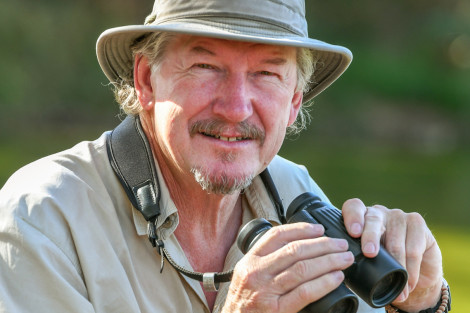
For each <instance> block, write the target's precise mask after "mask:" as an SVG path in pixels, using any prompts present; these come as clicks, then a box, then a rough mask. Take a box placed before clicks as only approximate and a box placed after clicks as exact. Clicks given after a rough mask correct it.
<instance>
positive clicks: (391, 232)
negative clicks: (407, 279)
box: [383, 209, 409, 302]
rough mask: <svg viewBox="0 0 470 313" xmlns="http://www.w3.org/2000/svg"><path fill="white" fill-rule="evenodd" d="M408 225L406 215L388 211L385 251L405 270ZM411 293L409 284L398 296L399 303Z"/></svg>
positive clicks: (384, 241)
mask: <svg viewBox="0 0 470 313" xmlns="http://www.w3.org/2000/svg"><path fill="white" fill-rule="evenodd" d="M407 230H408V225H407V221H406V214H405V213H404V212H403V211H401V210H397V209H393V210H387V226H386V232H385V234H384V236H383V245H384V248H385V250H387V252H388V253H390V255H391V256H393V257H394V258H395V259H396V260H397V261H398V263H400V264H401V265H402V266H403V267H404V268H405V269H406V268H407V266H406V246H407V243H406V239H407ZM408 293H409V288H408V284H407V285H406V286H405V288H404V290H403V292H402V293H401V295H399V296H398V298H397V301H398V302H401V301H403V300H405V299H406V297H407V296H408Z"/></svg>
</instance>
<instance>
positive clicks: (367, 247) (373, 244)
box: [361, 206, 387, 258]
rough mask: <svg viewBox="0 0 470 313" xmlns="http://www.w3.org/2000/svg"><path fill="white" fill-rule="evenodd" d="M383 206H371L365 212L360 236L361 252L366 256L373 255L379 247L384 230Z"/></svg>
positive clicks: (385, 209)
mask: <svg viewBox="0 0 470 313" xmlns="http://www.w3.org/2000/svg"><path fill="white" fill-rule="evenodd" d="M384 211H387V208H385V207H383V206H372V207H369V208H368V209H367V213H366V214H365V217H364V219H365V222H364V230H363V231H362V236H361V246H362V253H363V254H364V255H365V256H366V257H370V258H372V257H375V256H376V255H377V253H378V252H379V249H380V240H381V238H382V235H383V234H384V232H385V223H386V218H385V214H384Z"/></svg>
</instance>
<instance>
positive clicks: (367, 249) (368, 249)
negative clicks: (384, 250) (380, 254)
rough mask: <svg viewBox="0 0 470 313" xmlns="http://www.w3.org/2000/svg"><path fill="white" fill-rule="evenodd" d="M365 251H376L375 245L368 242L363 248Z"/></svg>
mask: <svg viewBox="0 0 470 313" xmlns="http://www.w3.org/2000/svg"><path fill="white" fill-rule="evenodd" d="M363 252H365V253H374V252H375V246H374V244H373V243H372V242H368V243H367V244H366V245H365V246H364V249H363Z"/></svg>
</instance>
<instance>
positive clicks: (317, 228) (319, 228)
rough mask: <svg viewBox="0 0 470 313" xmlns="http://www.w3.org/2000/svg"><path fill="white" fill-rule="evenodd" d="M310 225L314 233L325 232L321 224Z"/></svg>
mask: <svg viewBox="0 0 470 313" xmlns="http://www.w3.org/2000/svg"><path fill="white" fill-rule="evenodd" d="M310 225H312V228H313V231H315V232H323V231H324V230H325V228H324V227H323V225H322V224H310Z"/></svg>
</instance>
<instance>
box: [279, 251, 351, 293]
mask: <svg viewBox="0 0 470 313" xmlns="http://www.w3.org/2000/svg"><path fill="white" fill-rule="evenodd" d="M353 262H354V255H353V254H352V252H350V251H347V252H340V253H330V254H327V255H322V256H320V257H317V258H312V259H306V260H302V261H298V262H296V263H294V264H293V265H292V266H291V267H289V268H287V269H286V270H285V271H282V272H281V273H279V275H277V276H276V277H275V278H274V279H273V284H274V285H276V286H278V288H279V290H283V293H287V292H289V291H291V290H292V289H295V288H296V287H298V286H300V285H301V284H303V283H305V282H308V281H310V280H314V279H317V278H319V277H322V276H323V275H325V274H326V273H330V272H334V271H341V270H345V269H346V268H348V267H349V266H351V265H352V264H353Z"/></svg>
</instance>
